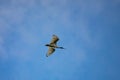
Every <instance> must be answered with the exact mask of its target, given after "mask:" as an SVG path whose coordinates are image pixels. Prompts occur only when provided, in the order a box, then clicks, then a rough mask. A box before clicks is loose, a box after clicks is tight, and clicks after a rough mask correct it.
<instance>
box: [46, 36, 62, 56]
mask: <svg viewBox="0 0 120 80" xmlns="http://www.w3.org/2000/svg"><path fill="white" fill-rule="evenodd" d="M58 40H59V38H58V37H57V36H56V35H53V37H52V40H51V42H50V44H46V45H45V46H48V52H47V54H46V57H48V56H50V55H51V54H52V53H53V52H54V51H55V48H59V49H64V48H63V47H59V46H57V41H58Z"/></svg>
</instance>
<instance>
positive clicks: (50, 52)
mask: <svg viewBox="0 0 120 80" xmlns="http://www.w3.org/2000/svg"><path fill="white" fill-rule="evenodd" d="M54 51H55V49H54V48H53V47H49V49H48V52H47V54H46V57H48V56H50V55H51V54H52V53H53V52H54Z"/></svg>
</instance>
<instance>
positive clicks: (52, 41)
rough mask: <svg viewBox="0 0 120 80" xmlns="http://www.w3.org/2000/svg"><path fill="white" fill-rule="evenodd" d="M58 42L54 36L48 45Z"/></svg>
mask: <svg viewBox="0 0 120 80" xmlns="http://www.w3.org/2000/svg"><path fill="white" fill-rule="evenodd" d="M58 40H59V38H58V37H57V36H56V35H53V38H52V40H51V42H50V44H56V43H57V41H58Z"/></svg>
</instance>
